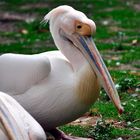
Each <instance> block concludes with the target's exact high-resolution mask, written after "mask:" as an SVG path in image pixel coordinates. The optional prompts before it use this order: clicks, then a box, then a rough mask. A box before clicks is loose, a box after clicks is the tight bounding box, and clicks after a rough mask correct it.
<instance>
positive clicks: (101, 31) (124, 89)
mask: <svg viewBox="0 0 140 140" xmlns="http://www.w3.org/2000/svg"><path fill="white" fill-rule="evenodd" d="M59 5H70V6H72V7H74V8H75V9H77V10H80V11H82V12H84V13H85V14H86V15H87V16H88V17H89V18H91V19H92V20H94V21H95V23H96V26H97V32H96V35H95V36H94V40H95V43H96V45H97V47H98V49H99V50H100V52H101V55H102V57H103V59H104V61H105V63H106V65H107V66H108V69H109V71H110V73H111V75H112V77H113V80H114V81H115V83H116V88H117V89H118V91H119V94H120V97H121V100H122V104H123V106H124V108H125V113H124V114H123V115H122V116H121V117H120V116H118V114H117V111H116V110H115V108H114V107H113V105H112V103H111V102H110V101H109V99H108V97H107V96H106V94H105V92H104V91H103V90H102V91H101V96H100V99H99V100H98V102H97V103H96V104H95V105H94V106H93V107H91V109H90V110H89V112H88V115H87V117H89V116H90V117H91V118H92V119H91V120H90V121H86V120H84V119H83V122H85V123H86V124H87V125H88V126H89V127H90V128H89V127H88V128H87V127H85V126H83V125H81V124H82V123H79V124H78V125H76V126H75V125H73V123H72V124H70V125H66V126H63V127H61V129H62V130H64V131H65V132H67V133H72V134H75V135H78V136H83V135H84V136H86V135H89V136H90V137H94V138H96V139H100V140H102V139H103V140H104V139H109V138H111V139H118V138H120V139H119V140H122V139H133V140H134V139H135V140H136V139H137V140H138V139H140V1H139V0H0V54H3V53H20V54H36V53H41V52H44V51H50V50H55V49H56V47H55V45H54V42H53V39H52V37H51V34H50V32H49V25H46V26H43V27H42V25H41V24H40V22H41V21H42V19H43V17H44V16H45V14H47V13H48V12H49V11H50V10H51V9H53V8H55V7H57V6H59ZM95 116H96V118H95ZM97 118H101V122H102V123H96V125H94V126H93V125H92V124H91V122H92V120H93V119H94V120H96V119H97ZM108 123H109V125H108ZM85 132H86V133H85Z"/></svg>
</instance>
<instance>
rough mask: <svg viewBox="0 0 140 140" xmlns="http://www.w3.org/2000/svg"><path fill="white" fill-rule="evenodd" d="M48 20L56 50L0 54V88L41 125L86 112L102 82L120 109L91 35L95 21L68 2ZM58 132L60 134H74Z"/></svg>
mask: <svg viewBox="0 0 140 140" xmlns="http://www.w3.org/2000/svg"><path fill="white" fill-rule="evenodd" d="M48 21H49V23H50V32H51V34H52V37H53V39H54V42H55V45H56V46H57V47H58V49H59V50H58V51H50V52H45V53H41V54H35V55H19V54H4V55H2V56H0V90H1V91H2V92H4V93H6V94H9V95H10V96H12V97H13V98H14V99H16V101H18V102H19V103H20V104H21V105H22V106H23V107H24V108H25V109H26V110H27V111H28V112H29V113H30V114H31V115H32V116H33V117H34V118H35V119H36V120H37V121H38V122H39V124H40V125H41V126H42V127H43V129H44V130H45V131H47V130H49V131H51V132H54V130H56V129H55V128H56V127H57V126H60V125H63V124H66V123H69V122H71V121H73V120H75V119H77V118H78V117H80V116H81V115H82V114H84V113H85V112H86V111H87V110H88V109H89V107H90V106H91V105H92V104H93V103H94V102H95V101H96V100H97V98H98V96H99V91H100V86H102V87H103V88H104V89H105V91H106V92H107V94H108V95H109V97H110V99H111V100H112V101H113V103H114V104H115V106H116V108H117V109H118V111H119V112H120V113H122V111H123V108H122V106H121V104H120V99H119V96H118V93H117V91H116V89H115V86H114V83H113V81H112V79H111V76H110V74H109V72H108V70H107V68H106V66H105V64H104V62H103V60H102V58H101V56H100V54H99V52H98V50H97V48H96V46H95V44H94V42H93V40H92V38H91V35H92V34H95V31H96V26H95V23H94V22H93V21H92V20H91V19H89V18H88V17H87V16H86V15H85V14H84V13H82V12H80V11H77V10H75V9H73V8H72V7H70V6H59V7H57V8H55V9H53V10H52V11H50V12H49V13H48V14H47V15H46V16H45V17H44V20H43V22H44V23H47V22H48ZM0 94H1V93H0ZM2 96H3V95H2ZM8 98H9V99H8V100H12V99H10V97H8ZM3 102H5V104H7V102H6V101H3ZM4 110H5V109H4ZM22 110H23V109H21V111H20V112H22ZM5 112H6V110H5ZM23 112H24V111H23ZM9 113H10V114H11V116H12V112H9ZM26 113H27V112H26ZM11 116H10V115H9V116H8V118H11ZM8 118H7V119H8ZM16 122H17V123H18V120H16ZM16 122H15V123H16ZM40 131H41V130H40ZM57 132H58V133H59V131H55V132H54V133H55V134H58V133H57ZM59 134H61V135H60V136H61V138H60V137H59V138H60V139H67V140H70V139H78V138H74V137H73V138H71V137H68V136H66V135H65V134H63V133H61V132H60V133H59ZM79 139H81V138H79ZM14 140H17V139H14Z"/></svg>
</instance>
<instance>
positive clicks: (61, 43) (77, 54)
mask: <svg viewBox="0 0 140 140" xmlns="http://www.w3.org/2000/svg"><path fill="white" fill-rule="evenodd" d="M50 31H51V33H52V36H53V39H54V42H55V45H56V46H57V47H58V49H59V50H60V51H61V52H62V54H63V55H64V56H65V57H66V58H67V59H68V61H69V62H70V64H71V65H72V67H73V70H74V71H75V72H77V71H78V70H80V69H81V66H83V65H85V64H87V63H88V62H87V60H86V59H85V57H84V56H83V54H82V53H81V51H80V50H78V49H77V48H76V47H75V46H73V45H72V44H70V43H69V42H68V41H66V40H64V39H63V38H62V37H61V36H60V34H59V27H58V25H54V26H51V27H50Z"/></svg>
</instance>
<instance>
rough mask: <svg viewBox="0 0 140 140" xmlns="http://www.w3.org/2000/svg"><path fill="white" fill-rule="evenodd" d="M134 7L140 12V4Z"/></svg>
mask: <svg viewBox="0 0 140 140" xmlns="http://www.w3.org/2000/svg"><path fill="white" fill-rule="evenodd" d="M133 7H134V9H136V10H137V11H140V3H137V4H134V5H133Z"/></svg>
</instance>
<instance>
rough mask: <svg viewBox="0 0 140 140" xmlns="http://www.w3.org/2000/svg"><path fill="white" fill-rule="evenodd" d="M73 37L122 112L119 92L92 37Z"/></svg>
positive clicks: (75, 43)
mask: <svg viewBox="0 0 140 140" xmlns="http://www.w3.org/2000/svg"><path fill="white" fill-rule="evenodd" d="M73 39H74V42H73V43H74V45H75V46H77V47H78V48H79V49H80V50H81V52H82V53H83V54H84V55H85V57H86V59H87V60H88V62H89V63H90V65H91V67H92V68H93V70H94V72H95V73H96V75H97V77H98V79H99V82H100V83H101V86H102V87H103V88H104V89H105V91H106V93H107V94H108V96H109V97H110V99H111V100H112V101H113V103H114V105H115V106H116V108H117V109H118V112H119V113H120V114H122V112H123V107H122V106H121V103H120V99H119V95H118V92H117V90H116V88H115V85H114V83H113V81H112V78H111V76H110V74H109V72H108V70H107V67H106V65H105V63H104V62H103V59H102V58H101V55H100V53H99V51H98V50H97V48H96V45H95V43H94V42H93V40H92V37H88V36H81V35H75V37H74V38H73Z"/></svg>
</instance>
